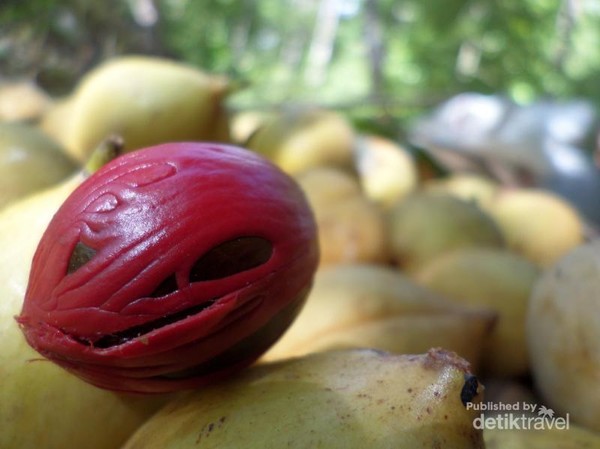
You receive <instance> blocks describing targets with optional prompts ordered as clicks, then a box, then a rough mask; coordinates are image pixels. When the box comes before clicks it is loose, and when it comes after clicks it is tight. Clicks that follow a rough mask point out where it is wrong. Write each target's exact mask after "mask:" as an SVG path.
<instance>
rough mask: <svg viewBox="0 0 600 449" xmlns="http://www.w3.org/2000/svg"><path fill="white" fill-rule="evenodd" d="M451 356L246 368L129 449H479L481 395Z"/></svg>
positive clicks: (159, 420)
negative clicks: (474, 406)
mask: <svg viewBox="0 0 600 449" xmlns="http://www.w3.org/2000/svg"><path fill="white" fill-rule="evenodd" d="M476 387H477V382H476V380H474V377H473V376H472V375H471V374H470V372H469V366H468V364H467V363H466V362H465V361H464V360H462V359H460V358H459V357H458V356H456V355H455V354H453V353H449V352H447V351H443V350H431V351H429V352H428V353H427V354H421V355H390V354H386V353H382V352H377V351H373V350H367V349H365V350H346V351H336V352H325V353H319V354H312V355H309V356H306V357H303V358H298V359H292V360H288V361H284V362H280V363H272V364H263V365H258V366H255V367H253V368H250V369H249V370H247V371H246V372H244V373H242V374H241V375H240V376H237V377H235V378H234V379H231V380H230V381H228V382H224V383H221V384H219V385H216V386H215V387H214V388H211V389H206V390H203V391H197V392H194V393H191V394H189V395H186V396H184V397H181V398H180V399H178V400H177V401H175V402H173V403H171V404H168V405H167V406H165V408H163V409H162V410H161V411H159V412H158V413H157V414H156V415H155V416H153V417H152V418H151V419H150V420H148V421H147V422H146V423H145V424H144V425H143V426H142V427H141V428H140V429H139V430H138V431H137V432H136V433H135V434H134V435H133V436H132V438H131V439H130V440H129V441H128V443H127V444H126V445H125V446H124V447H123V449H142V448H143V449H155V448H156V449H158V448H160V449H192V448H195V447H202V448H205V449H211V448H215V449H216V448H219V449H230V448H231V449H233V448H235V449H238V448H242V447H243V448H246V449H254V448H256V449H276V448H277V449H279V448H298V449H300V448H328V449H338V448H339V449H364V448H369V449H383V448H386V449H388V448H394V449H404V448H407V449H415V448H437V447H439V448H445V449H454V448H456V449H473V448H483V447H484V446H483V438H482V432H481V431H478V430H476V429H474V428H473V419H474V417H475V412H473V411H472V410H467V408H466V407H465V405H463V402H462V401H461V393H463V392H465V393H467V394H466V395H465V399H470V400H471V401H472V402H475V403H476V402H479V401H480V400H481V399H480V398H481V396H482V393H479V392H478V391H477V390H476Z"/></svg>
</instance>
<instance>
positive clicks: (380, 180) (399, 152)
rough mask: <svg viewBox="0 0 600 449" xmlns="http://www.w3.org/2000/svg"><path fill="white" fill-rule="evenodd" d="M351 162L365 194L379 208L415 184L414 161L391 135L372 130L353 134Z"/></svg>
mask: <svg viewBox="0 0 600 449" xmlns="http://www.w3.org/2000/svg"><path fill="white" fill-rule="evenodd" d="M354 157H355V164H356V168H357V171H358V174H359V179H360V184H361V186H362V189H363V191H364V193H365V196H366V197H367V198H370V199H371V200H373V201H374V202H375V203H376V204H378V205H380V206H381V207H383V208H388V207H390V206H392V205H393V204H395V203H396V202H398V201H400V200H401V199H403V198H404V197H406V195H408V194H409V193H411V192H413V191H414V190H416V188H417V184H418V181H419V180H418V173H417V164H416V162H415V160H414V158H413V157H412V154H411V153H410V152H409V151H408V150H407V149H406V148H404V147H402V146H401V145H400V144H398V143H396V142H395V141H393V140H391V139H387V138H384V137H380V136H377V135H373V134H364V135H361V136H359V137H358V138H357V141H356V145H355V156H354Z"/></svg>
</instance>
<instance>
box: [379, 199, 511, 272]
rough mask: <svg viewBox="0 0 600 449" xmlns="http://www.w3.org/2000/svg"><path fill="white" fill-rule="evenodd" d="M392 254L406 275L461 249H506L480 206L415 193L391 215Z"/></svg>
mask: <svg viewBox="0 0 600 449" xmlns="http://www.w3.org/2000/svg"><path fill="white" fill-rule="evenodd" d="M387 222H388V234H389V241H390V251H391V253H392V258H393V260H394V261H395V263H396V264H397V265H398V266H399V267H400V268H401V269H402V270H405V271H406V272H407V273H414V272H416V271H418V270H419V269H420V268H421V267H422V266H423V265H425V264H426V263H428V262H429V261H431V260H433V259H435V258H437V257H439V256H441V255H442V254H443V253H445V252H448V251H452V250H456V249H459V248H467V247H475V246H485V247H495V248H500V247H504V236H503V235H502V232H501V231H500V228H499V227H498V225H497V223H496V222H495V220H494V219H493V218H492V217H491V216H490V215H489V214H488V213H487V212H485V211H484V210H483V209H481V208H480V207H479V206H478V205H477V204H475V203H473V202H469V201H465V200H462V199H460V198H456V197H454V196H451V195H442V194H438V193H433V192H429V193H428V192H422V191H421V192H416V193H413V194H411V195H409V196H408V197H406V198H405V199H404V200H402V201H399V202H398V203H396V204H395V205H394V206H393V207H392V208H391V210H390V211H389V213H388V216H387Z"/></svg>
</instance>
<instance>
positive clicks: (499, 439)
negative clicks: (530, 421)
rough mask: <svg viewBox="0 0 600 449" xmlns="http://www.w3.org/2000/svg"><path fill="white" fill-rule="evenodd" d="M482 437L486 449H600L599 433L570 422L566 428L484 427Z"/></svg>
mask: <svg viewBox="0 0 600 449" xmlns="http://www.w3.org/2000/svg"><path fill="white" fill-rule="evenodd" d="M569 424H570V423H569ZM483 439H484V440H485V447H486V448H487V449H551V448H555V449H600V435H599V434H597V433H594V432H591V431H589V430H586V429H583V428H581V427H578V426H573V425H572V424H570V425H569V428H568V429H556V428H555V429H544V430H522V429H485V430H484V431H483Z"/></svg>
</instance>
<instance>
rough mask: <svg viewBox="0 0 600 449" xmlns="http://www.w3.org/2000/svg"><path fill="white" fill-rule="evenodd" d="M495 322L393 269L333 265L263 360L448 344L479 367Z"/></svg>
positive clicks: (481, 311) (406, 350) (416, 350)
mask: <svg viewBox="0 0 600 449" xmlns="http://www.w3.org/2000/svg"><path fill="white" fill-rule="evenodd" d="M495 318H496V316H495V314H494V313H493V312H491V311H489V310H486V309H482V308H477V309H476V308H467V307H457V306H455V305H453V304H452V303H450V302H448V301H447V300H446V299H445V298H443V297H441V296H440V295H438V294H436V293H434V292H432V291H431V290H428V289H426V288H423V287H421V286H419V285H417V284H416V283H414V282H413V281H411V280H410V279H409V278H407V277H406V276H404V275H402V274H401V273H399V272H398V271H397V270H395V269H393V268H389V267H385V266H381V265H374V264H341V265H332V266H328V267H323V268H321V269H320V270H319V271H318V272H317V275H316V277H315V283H314V285H313V288H312V290H311V292H310V294H309V296H308V299H307V302H306V305H305V306H304V308H303V309H302V311H301V312H300V314H299V316H298V318H297V319H296V321H295V322H294V323H293V324H292V326H291V328H290V329H289V330H288V331H287V332H286V333H285V334H284V336H283V337H282V338H281V339H280V340H279V341H278V342H277V343H276V344H275V345H274V346H273V347H272V348H271V349H270V350H269V351H268V352H267V353H266V354H265V356H264V358H263V360H276V359H282V358H287V357H295V356H299V355H305V354H308V353H311V352H316V351H324V350H329V349H337V348H350V347H370V348H376V349H381V350H385V351H389V352H393V353H411V354H413V353H420V352H424V351H427V349H429V348H431V347H435V346H442V345H443V346H444V347H445V348H447V349H450V350H452V351H454V352H456V353H458V354H459V355H460V356H461V357H464V358H465V359H467V360H468V361H469V362H470V363H471V364H472V365H473V366H475V367H477V365H478V364H479V360H480V357H481V354H482V348H483V344H482V342H483V341H484V340H485V338H486V337H487V336H488V335H489V333H490V331H491V330H492V328H493V325H494V322H495Z"/></svg>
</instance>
